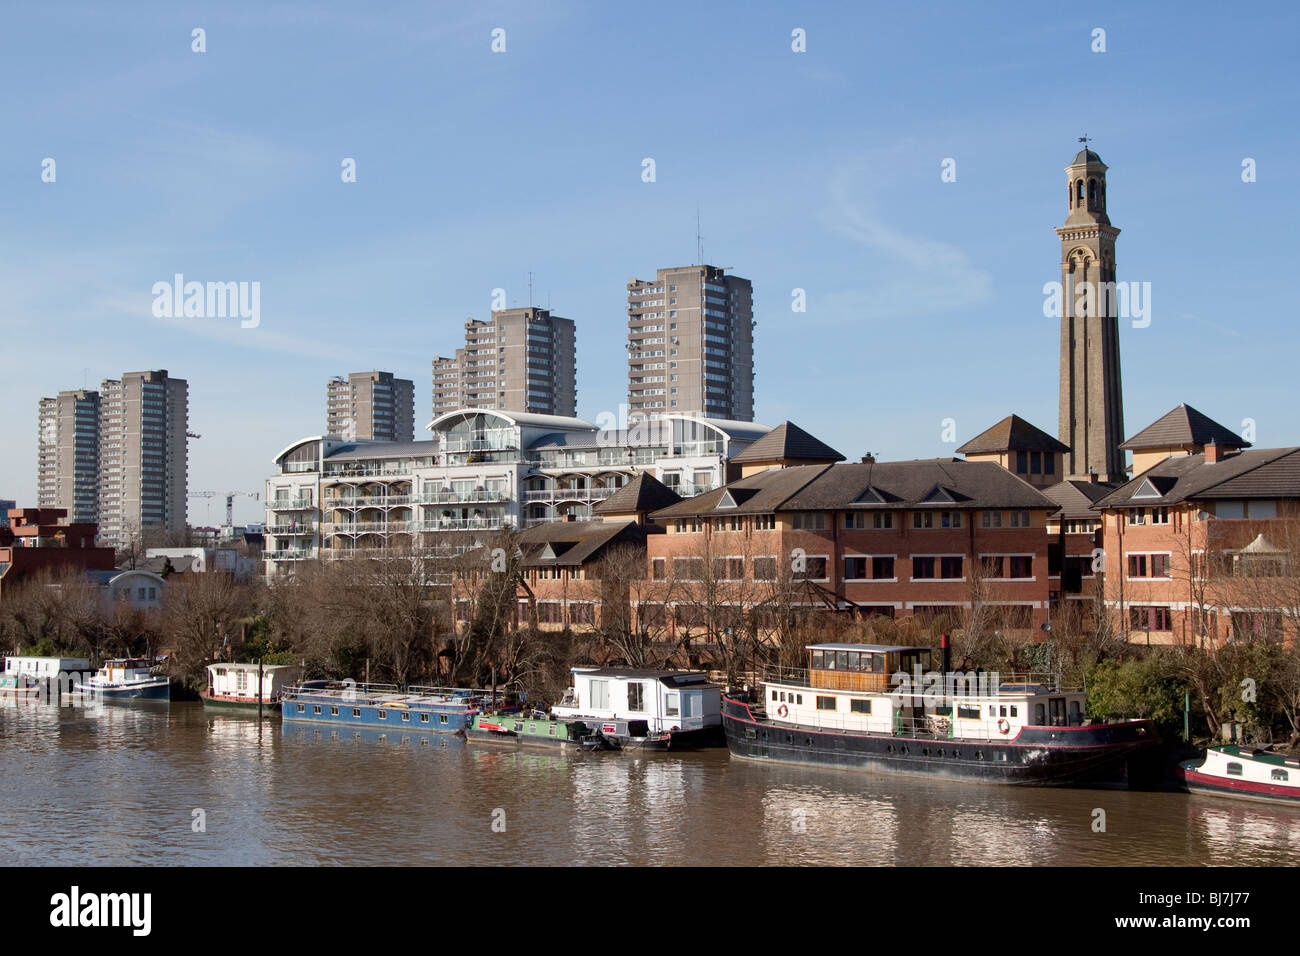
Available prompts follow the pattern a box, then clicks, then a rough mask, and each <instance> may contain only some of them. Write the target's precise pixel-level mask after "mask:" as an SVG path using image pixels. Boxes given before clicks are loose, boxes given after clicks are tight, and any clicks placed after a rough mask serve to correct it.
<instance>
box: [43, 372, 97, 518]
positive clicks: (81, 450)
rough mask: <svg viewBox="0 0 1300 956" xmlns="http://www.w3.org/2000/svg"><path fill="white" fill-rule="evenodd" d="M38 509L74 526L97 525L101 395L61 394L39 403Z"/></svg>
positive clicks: (80, 391) (82, 390) (76, 392)
mask: <svg viewBox="0 0 1300 956" xmlns="http://www.w3.org/2000/svg"><path fill="white" fill-rule="evenodd" d="M39 428H40V431H39V436H38V439H37V440H38V446H37V472H36V504H37V506H38V507H41V508H63V509H64V510H65V511H67V513H68V514H69V515H70V516H71V519H72V520H73V521H74V522H79V523H90V524H94V523H96V522H97V521H98V520H99V516H98V509H99V393H98V392H93V391H86V390H85V389H79V390H75V391H67V392H59V393H58V395H56V396H55V397H54V398H42V399H41V402H40V426H39Z"/></svg>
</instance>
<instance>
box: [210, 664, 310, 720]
mask: <svg viewBox="0 0 1300 956" xmlns="http://www.w3.org/2000/svg"><path fill="white" fill-rule="evenodd" d="M207 672H208V686H207V689H206V690H204V691H201V692H200V693H199V696H200V697H201V698H203V706H204V707H205V708H210V709H213V710H236V711H246V712H252V713H256V712H257V708H258V705H259V703H260V705H261V706H262V707H265V708H267V709H269V710H270V711H272V712H275V713H278V712H279V709H280V696H281V694H283V693H284V689H285V688H286V687H288V686H290V685H291V684H292V682H293V681H294V680H295V679H296V678H297V677H298V675H299V674H300V673H301V668H299V667H298V666H296V665H294V664H264V665H258V664H209V665H208V666H207ZM259 674H260V675H261V676H260V690H261V694H260V696H259V693H258V690H259V676H258V675H259Z"/></svg>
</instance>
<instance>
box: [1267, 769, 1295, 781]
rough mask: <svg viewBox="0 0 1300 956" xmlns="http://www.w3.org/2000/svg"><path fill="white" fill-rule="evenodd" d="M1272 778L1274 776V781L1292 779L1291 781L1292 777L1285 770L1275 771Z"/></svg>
mask: <svg viewBox="0 0 1300 956" xmlns="http://www.w3.org/2000/svg"><path fill="white" fill-rule="evenodd" d="M1272 776H1273V779H1274V780H1290V779H1291V778H1290V776H1289V775H1288V774H1287V772H1286V771H1285V770H1274V771H1273V775H1272Z"/></svg>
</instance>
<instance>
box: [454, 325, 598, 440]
mask: <svg viewBox="0 0 1300 956" xmlns="http://www.w3.org/2000/svg"><path fill="white" fill-rule="evenodd" d="M576 355H577V351H576V337H575V332H574V324H573V320H572V319H565V318H561V317H560V316H556V315H552V314H551V312H550V310H549V309H538V308H534V307H532V306H529V307H528V308H524V309H499V310H494V311H493V312H492V318H491V319H489V320H487V321H480V320H475V319H469V320H467V321H466V322H465V347H464V348H459V349H456V352H455V355H454V356H453V357H452V358H443V357H442V356H438V357H436V358H434V360H433V415H434V417H435V418H436V417H437V416H439V415H441V414H444V413H446V412H450V411H455V410H456V409H458V408H486V409H494V410H499V411H511V412H525V413H530V414H539V415H557V416H559V417H562V418H565V417H568V418H571V417H573V415H575V414H576V410H577V401H578V386H577V357H576Z"/></svg>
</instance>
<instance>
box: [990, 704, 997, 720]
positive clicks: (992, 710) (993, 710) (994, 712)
mask: <svg viewBox="0 0 1300 956" xmlns="http://www.w3.org/2000/svg"><path fill="white" fill-rule="evenodd" d="M997 715H998V709H997V708H996V707H994V706H993V705H992V704H989V716H990V717H996V716H997Z"/></svg>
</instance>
